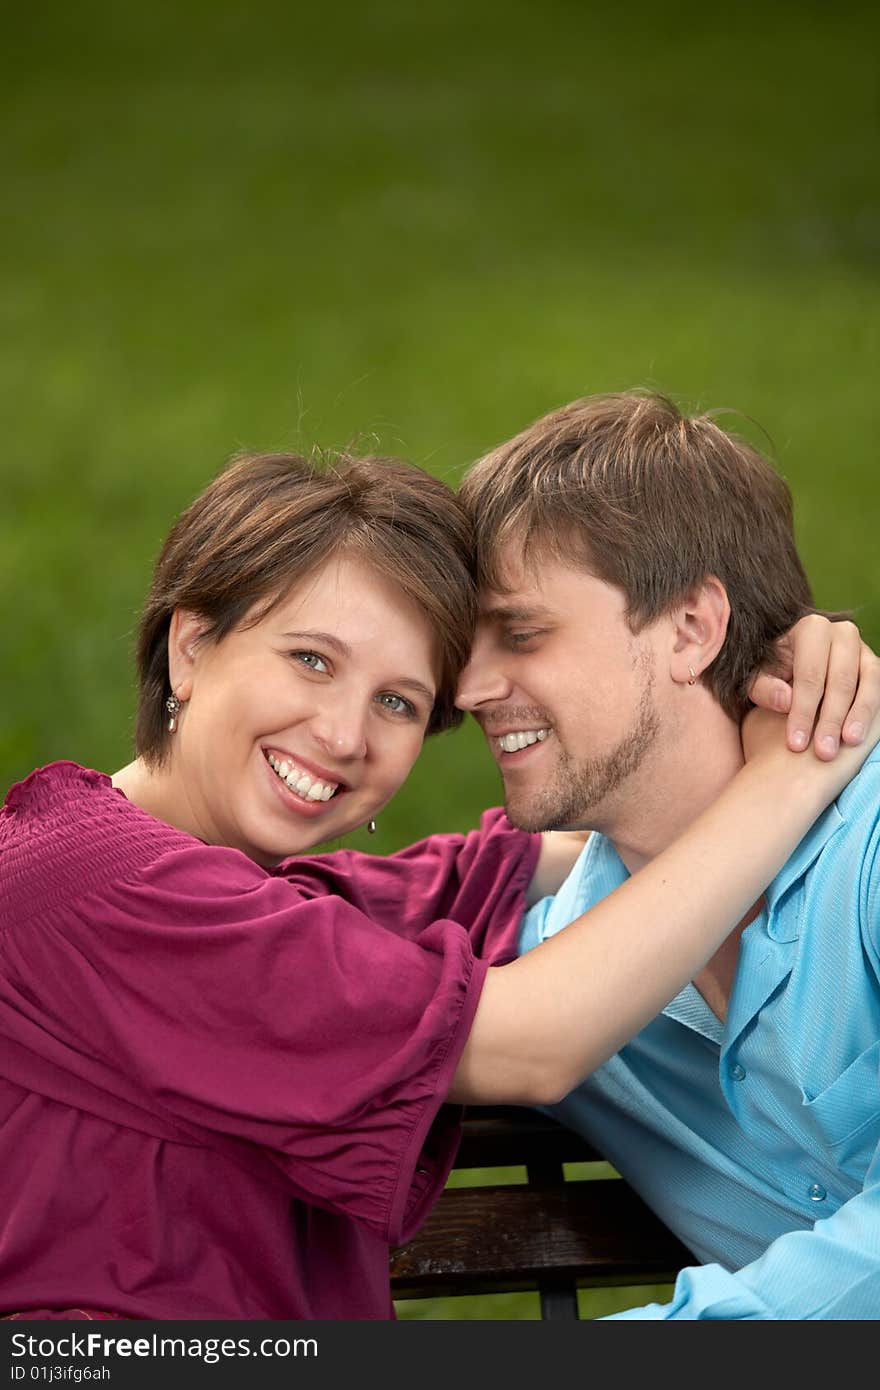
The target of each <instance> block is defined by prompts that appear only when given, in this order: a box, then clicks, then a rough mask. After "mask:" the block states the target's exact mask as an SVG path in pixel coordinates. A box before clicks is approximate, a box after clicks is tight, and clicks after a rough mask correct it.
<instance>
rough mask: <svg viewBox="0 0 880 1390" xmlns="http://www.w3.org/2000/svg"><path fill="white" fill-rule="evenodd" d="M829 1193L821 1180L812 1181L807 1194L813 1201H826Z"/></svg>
mask: <svg viewBox="0 0 880 1390" xmlns="http://www.w3.org/2000/svg"><path fill="white" fill-rule="evenodd" d="M827 1195H828V1194H827V1193H826V1191H825V1189H824V1187H823V1186H822V1184H821V1183H819V1182H811V1183H810V1186H809V1187H808V1188H807V1196H808V1197H809V1199H810V1201H811V1202H824V1201H825V1198H826V1196H827Z"/></svg>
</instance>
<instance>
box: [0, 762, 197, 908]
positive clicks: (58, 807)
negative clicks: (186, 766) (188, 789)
mask: <svg viewBox="0 0 880 1390" xmlns="http://www.w3.org/2000/svg"><path fill="white" fill-rule="evenodd" d="M194 843H196V842H194V841H193V840H192V838H191V837H190V836H188V835H185V834H184V833H183V832H182V831H179V830H175V829H174V828H173V827H172V826H170V825H165V824H164V823H163V822H161V821H157V820H155V819H154V818H153V817H152V816H149V815H147V814H146V813H145V812H143V811H141V810H140V809H139V808H138V807H137V806H134V805H133V804H132V803H131V802H130V801H128V800H127V799H126V797H125V796H124V794H123V793H122V792H121V791H119V790H118V789H117V788H116V787H114V786H113V783H112V781H111V779H110V778H109V777H108V776H107V774H106V773H103V772H98V771H96V770H95V769H94V768H88V767H83V766H81V765H80V764H79V763H75V762H68V761H61V762H54V763H49V764H47V765H46V766H45V767H39V768H37V769H35V771H33V772H32V773H30V775H29V776H28V777H25V778H24V780H23V781H21V782H17V783H16V784H15V785H14V786H13V787H11V788H10V790H9V792H8V793H7V796H6V800H5V802H4V805H3V808H2V811H0V878H2V883H3V898H4V913H3V915H4V917H5V916H6V912H7V910H8V911H9V912H10V913H11V914H13V915H14V916H15V917H16V918H17V919H18V920H21V917H22V916H27V917H30V916H32V915H33V913H34V912H35V911H37V910H39V909H40V908H41V907H46V906H48V905H49V904H50V903H51V902H53V901H54V902H64V901H65V900H67V899H70V898H72V897H73V896H76V895H78V894H81V893H83V892H84V891H93V890H94V889H95V888H96V887H97V886H99V885H100V884H101V883H102V882H108V881H110V880H111V879H114V878H116V879H119V878H121V877H124V876H125V875H126V874H130V873H132V872H133V871H138V870H141V869H142V868H143V867H144V866H145V865H146V864H149V863H150V862H151V861H152V860H154V859H156V858H158V857H159V856H161V855H163V854H166V853H168V852H169V851H171V850H175V849H181V848H185V847H186V846H187V845H190V844H194Z"/></svg>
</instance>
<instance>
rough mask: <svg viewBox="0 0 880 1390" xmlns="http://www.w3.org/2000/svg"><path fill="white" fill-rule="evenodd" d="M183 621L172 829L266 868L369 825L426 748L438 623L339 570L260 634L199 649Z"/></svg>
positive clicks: (366, 570) (292, 599)
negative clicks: (225, 847) (231, 850)
mask: <svg viewBox="0 0 880 1390" xmlns="http://www.w3.org/2000/svg"><path fill="white" fill-rule="evenodd" d="M201 630H202V627H201V623H200V620H199V619H198V617H197V616H196V615H194V614H189V613H185V612H177V613H176V614H175V615H174V619H173V620H172V625H171V634H170V638H169V667H170V674H171V684H172V687H173V688H174V689H175V691H176V692H177V694H178V695H179V697H180V698H181V700H183V701H184V705H183V708H182V709H181V711H180V715H179V717H178V727H177V730H176V732H175V733H174V734H173V735H172V741H171V762H170V769H169V773H168V785H167V796H168V797H169V800H168V802H167V805H166V810H167V817H166V818H167V819H169V820H171V822H172V823H173V824H176V825H178V826H179V827H180V828H182V829H185V830H188V831H189V832H190V833H191V834H194V835H196V836H198V837H199V838H200V839H203V840H206V841H207V842H208V843H209V844H215V845H230V846H233V847H235V848H237V849H241V850H243V851H244V852H245V854H247V855H249V856H250V857H251V858H252V859H255V860H256V861H257V862H258V863H260V864H263V865H264V866H266V867H270V866H272V865H273V864H277V863H278V862H279V861H280V860H281V859H284V858H286V857H287V856H288V855H292V854H298V853H302V852H304V851H306V850H309V849H311V848H313V847H314V846H315V845H317V844H319V843H321V842H323V841H326V840H331V839H334V838H335V837H336V836H338V835H343V834H345V833H346V832H347V831H349V830H352V829H353V828H354V827H355V826H358V825H363V824H364V823H365V822H366V821H368V820H369V819H370V817H371V816H374V815H375V814H376V813H377V812H378V811H379V810H380V808H381V807H382V806H384V805H385V803H386V802H387V801H388V800H389V799H390V797H391V796H393V794H394V793H395V792H396V791H397V789H398V787H399V786H400V785H401V783H402V782H403V781H404V779H405V778H406V776H407V774H408V773H409V770H410V768H411V767H412V765H413V763H414V762H415V759H416V757H417V755H418V752H419V749H420V748H421V746H422V740H423V738H424V734H425V729H426V727H427V724H428V720H429V717H430V714H431V709H432V706H433V703H434V696H435V693H436V683H437V665H438V663H437V654H436V642H435V639H434V636H433V633H432V630H431V628H430V626H429V624H428V621H427V619H426V618H425V617H424V616H423V615H422V614H421V612H420V611H419V610H418V609H417V607H416V606H415V604H414V603H412V601H411V600H409V599H408V598H407V597H406V596H405V595H404V594H403V593H401V592H400V590H398V589H397V588H396V587H395V586H394V585H393V584H392V583H391V582H390V581H389V580H388V579H386V578H385V577H384V576H382V575H381V574H379V573H378V572H377V571H375V570H374V569H372V568H371V567H370V566H369V565H368V564H366V563H365V562H363V561H361V560H358V559H355V558H352V557H348V556H344V555H343V556H339V557H336V558H334V559H333V560H331V561H329V562H328V563H327V564H326V565H325V566H324V567H323V569H321V570H319V571H318V572H317V573H315V574H314V575H312V576H311V577H310V578H309V579H307V580H305V581H304V582H303V583H302V584H301V585H300V586H298V587H297V588H296V589H295V590H294V591H293V592H292V593H291V594H289V595H288V596H287V597H286V598H285V599H284V600H283V601H282V602H281V603H279V604H278V605H277V607H275V608H274V609H273V610H272V611H271V612H270V613H269V614H268V616H266V617H265V618H263V619H261V621H259V622H258V623H256V624H254V625H253V626H252V627H246V628H238V629H236V630H235V631H233V632H231V633H230V634H229V635H228V636H227V637H224V638H223V639H222V640H221V641H220V642H218V643H211V642H207V641H206V642H199V641H198V637H199V634H200V632H201Z"/></svg>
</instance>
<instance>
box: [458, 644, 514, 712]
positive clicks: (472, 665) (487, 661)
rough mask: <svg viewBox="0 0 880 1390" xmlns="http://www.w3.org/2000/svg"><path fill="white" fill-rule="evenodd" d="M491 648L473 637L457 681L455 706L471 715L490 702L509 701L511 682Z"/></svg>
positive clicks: (491, 646)
mask: <svg viewBox="0 0 880 1390" xmlns="http://www.w3.org/2000/svg"><path fill="white" fill-rule="evenodd" d="M493 645H494V644H493V643H491V642H490V641H489V639H487V638H482V637H480V636H477V639H476V641H475V642H474V645H473V648H472V650H471V654H470V659H469V660H468V663H467V665H466V666H465V668H464V670H463V671H462V673H461V675H460V676H459V680H458V689H457V690H456V693H455V703H456V704H457V705H458V707H459V709H466V710H470V711H471V713H473V712H474V711H475V710H478V709H479V708H480V706H481V705H484V704H488V703H489V702H490V701H495V700H506V699H508V698H509V696H510V691H511V682H510V679H509V678H508V676H507V674H506V672H505V670H504V667H503V664H502V662H500V661H499V660H498V654H497V652H496V653H494V655H493V651H492V648H493Z"/></svg>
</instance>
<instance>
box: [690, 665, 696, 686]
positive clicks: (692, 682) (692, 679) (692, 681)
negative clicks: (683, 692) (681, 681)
mask: <svg viewBox="0 0 880 1390" xmlns="http://www.w3.org/2000/svg"><path fill="white" fill-rule="evenodd" d="M688 675H689V676H690V679H689V681H688V685H696V683H697V673H696V671H695V670H694V668H693V666H689V667H688Z"/></svg>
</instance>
